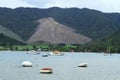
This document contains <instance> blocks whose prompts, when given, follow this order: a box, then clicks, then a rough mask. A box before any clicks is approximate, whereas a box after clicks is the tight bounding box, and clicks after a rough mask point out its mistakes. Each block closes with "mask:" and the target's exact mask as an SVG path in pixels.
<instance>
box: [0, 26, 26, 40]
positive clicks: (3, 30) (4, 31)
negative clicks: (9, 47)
mask: <svg viewBox="0 0 120 80" xmlns="http://www.w3.org/2000/svg"><path fill="white" fill-rule="evenodd" d="M0 34H4V35H5V36H7V37H10V38H13V39H16V40H18V41H21V42H24V41H23V39H22V38H21V37H20V36H18V35H16V34H15V33H14V32H12V31H11V30H9V29H7V28H5V27H3V26H1V25H0Z"/></svg>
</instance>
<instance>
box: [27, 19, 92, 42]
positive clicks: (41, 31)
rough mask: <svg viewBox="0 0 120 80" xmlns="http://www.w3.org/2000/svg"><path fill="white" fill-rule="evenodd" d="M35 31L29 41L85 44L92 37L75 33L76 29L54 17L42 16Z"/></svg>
mask: <svg viewBox="0 0 120 80" xmlns="http://www.w3.org/2000/svg"><path fill="white" fill-rule="evenodd" d="M38 22H39V23H40V24H39V26H38V27H37V28H36V31H35V33H34V34H33V35H32V36H31V37H30V39H28V43H39V42H47V43H55V44H59V43H65V44H85V43H87V42H90V41H91V39H90V38H88V37H86V36H83V35H80V34H77V33H75V30H74V29H72V28H70V27H68V26H65V25H63V24H60V23H58V22H56V21H55V20H54V19H53V18H50V17H49V18H42V19H40V20H39V21H38Z"/></svg>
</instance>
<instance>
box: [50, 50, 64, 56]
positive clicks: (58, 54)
mask: <svg viewBox="0 0 120 80" xmlns="http://www.w3.org/2000/svg"><path fill="white" fill-rule="evenodd" d="M49 55H51V56H63V55H64V53H63V52H60V51H53V52H50V54H49Z"/></svg>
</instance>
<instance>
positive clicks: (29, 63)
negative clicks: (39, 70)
mask: <svg viewBox="0 0 120 80" xmlns="http://www.w3.org/2000/svg"><path fill="white" fill-rule="evenodd" d="M22 66H23V67H32V63H31V62H30V61H23V62H22Z"/></svg>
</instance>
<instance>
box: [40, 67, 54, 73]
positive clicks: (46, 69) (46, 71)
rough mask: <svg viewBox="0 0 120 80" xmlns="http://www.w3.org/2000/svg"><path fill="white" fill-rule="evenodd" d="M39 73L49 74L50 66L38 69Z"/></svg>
mask: <svg viewBox="0 0 120 80" xmlns="http://www.w3.org/2000/svg"><path fill="white" fill-rule="evenodd" d="M40 73H43V74H51V73H52V68H42V69H40Z"/></svg>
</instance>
